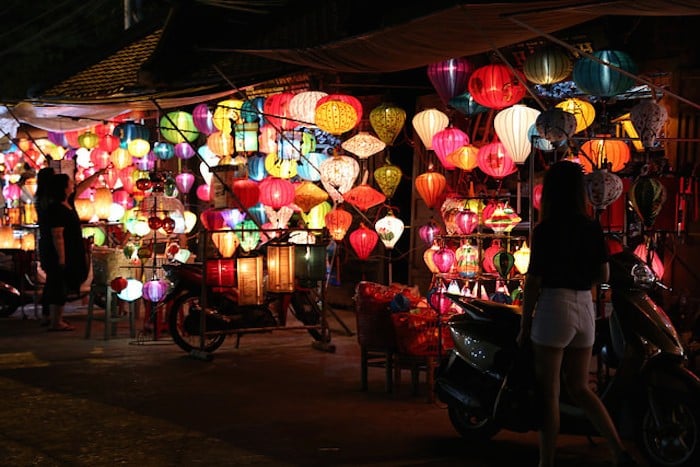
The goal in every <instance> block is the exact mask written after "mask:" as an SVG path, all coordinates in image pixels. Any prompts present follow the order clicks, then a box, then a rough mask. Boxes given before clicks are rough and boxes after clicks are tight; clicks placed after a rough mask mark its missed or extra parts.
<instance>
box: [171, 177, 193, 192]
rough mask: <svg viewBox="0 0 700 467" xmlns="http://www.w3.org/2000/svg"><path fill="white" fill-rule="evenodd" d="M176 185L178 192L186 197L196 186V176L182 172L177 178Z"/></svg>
mask: <svg viewBox="0 0 700 467" xmlns="http://www.w3.org/2000/svg"><path fill="white" fill-rule="evenodd" d="M175 185H176V186H177V191H179V192H180V193H182V194H183V195H186V194H187V193H189V192H190V190H191V189H192V186H194V175H193V174H191V173H190V172H182V173H179V174H177V175H176V176H175Z"/></svg>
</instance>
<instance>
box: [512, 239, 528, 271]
mask: <svg viewBox="0 0 700 467" xmlns="http://www.w3.org/2000/svg"><path fill="white" fill-rule="evenodd" d="M513 259H514V261H515V269H517V270H518V272H519V273H520V274H527V269H528V268H529V267H530V247H529V246H527V242H523V244H522V245H520V248H518V249H517V250H515V253H513Z"/></svg>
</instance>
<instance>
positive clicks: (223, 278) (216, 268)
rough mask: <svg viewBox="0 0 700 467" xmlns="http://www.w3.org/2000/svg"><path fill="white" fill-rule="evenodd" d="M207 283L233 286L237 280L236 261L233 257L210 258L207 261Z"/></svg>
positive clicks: (216, 285)
mask: <svg viewBox="0 0 700 467" xmlns="http://www.w3.org/2000/svg"><path fill="white" fill-rule="evenodd" d="M205 268H206V270H207V271H206V272H207V285H209V286H211V287H233V286H234V284H235V280H236V263H235V261H234V260H233V259H210V260H207V261H206V266H205Z"/></svg>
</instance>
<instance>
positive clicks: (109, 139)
mask: <svg viewBox="0 0 700 467" xmlns="http://www.w3.org/2000/svg"><path fill="white" fill-rule="evenodd" d="M120 143H121V142H120V141H119V138H118V137H116V136H114V135H104V136H103V137H101V138H100V142H99V143H97V148H98V149H101V150H102V151H105V152H109V153H112V152H114V150H115V149H117V148H118V147H119V145H120Z"/></svg>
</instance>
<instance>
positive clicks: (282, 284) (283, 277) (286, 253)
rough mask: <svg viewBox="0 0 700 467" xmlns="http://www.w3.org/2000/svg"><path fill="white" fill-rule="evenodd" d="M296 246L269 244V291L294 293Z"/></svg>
mask: <svg viewBox="0 0 700 467" xmlns="http://www.w3.org/2000/svg"><path fill="white" fill-rule="evenodd" d="M294 248H295V247H294V245H293V244H291V243H269V244H268V245H267V290H268V291H270V292H279V293H289V292H294V263H295V260H294Z"/></svg>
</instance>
